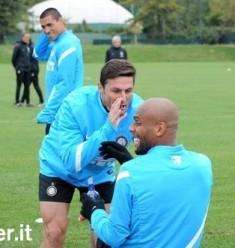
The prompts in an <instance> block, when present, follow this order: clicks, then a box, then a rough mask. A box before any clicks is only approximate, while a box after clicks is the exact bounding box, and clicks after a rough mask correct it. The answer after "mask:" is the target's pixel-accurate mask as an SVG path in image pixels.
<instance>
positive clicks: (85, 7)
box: [28, 0, 133, 29]
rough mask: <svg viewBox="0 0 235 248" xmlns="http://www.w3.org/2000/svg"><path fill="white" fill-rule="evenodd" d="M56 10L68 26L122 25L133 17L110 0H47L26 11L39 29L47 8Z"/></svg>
mask: <svg viewBox="0 0 235 248" xmlns="http://www.w3.org/2000/svg"><path fill="white" fill-rule="evenodd" d="M49 7H53V8H56V9H58V10H59V11H60V12H61V14H62V16H63V17H64V18H65V19H66V21H67V22H68V23H70V24H73V23H82V21H83V20H85V21H86V22H87V23H111V24H124V23H125V22H127V21H128V20H130V19H132V18H133V15H132V14H131V13H130V12H129V11H128V10H126V9H125V8H123V7H122V6H121V5H119V4H117V3H115V2H114V1H112V0H47V1H43V2H41V3H38V4H36V5H34V6H33V7H32V8H30V9H29V10H28V12H29V14H30V16H31V21H32V22H33V26H34V27H35V28H36V29H37V28H39V27H40V26H39V16H40V14H41V13H42V12H43V11H44V10H45V9H47V8H49Z"/></svg>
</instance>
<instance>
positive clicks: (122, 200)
mask: <svg viewBox="0 0 235 248" xmlns="http://www.w3.org/2000/svg"><path fill="white" fill-rule="evenodd" d="M211 187H212V170H211V162H210V160H209V159H208V158H207V157H206V156H205V155H202V154H199V153H195V152H191V151H187V150H185V149H184V147H183V146H182V145H178V146H156V147H153V148H152V149H150V150H149V152H148V153H147V154H146V155H142V156H138V157H137V158H135V159H132V160H130V161H128V162H126V163H124V164H123V166H122V167H121V169H120V172H119V174H118V177H117V182H116V185H115V190H114V196H113V200H112V203H111V209H110V215H108V214H107V213H106V212H105V211H103V210H101V209H98V210H95V211H94V212H93V214H92V218H91V224H92V228H93V229H94V231H95V233H96V234H97V235H98V237H99V238H101V239H102V240H103V241H104V242H105V243H107V244H109V245H110V246H111V247H113V248H114V247H115V248H116V247H119V248H124V247H125V248H127V247H128V248H132V247H133V248H192V247H194V248H196V247H200V241H201V238H202V233H203V228H204V224H205V220H206V216H207V210H208V206H209V201H210V195H211Z"/></svg>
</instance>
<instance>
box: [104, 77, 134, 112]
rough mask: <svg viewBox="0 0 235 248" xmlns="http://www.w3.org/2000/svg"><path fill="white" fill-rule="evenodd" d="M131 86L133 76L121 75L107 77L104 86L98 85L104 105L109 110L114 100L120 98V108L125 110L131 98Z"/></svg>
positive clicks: (132, 85) (132, 84)
mask: <svg viewBox="0 0 235 248" xmlns="http://www.w3.org/2000/svg"><path fill="white" fill-rule="evenodd" d="M133 87H134V80H133V77H126V76H121V77H117V78H113V79H107V83H106V84H105V85H104V86H102V85H99V89H100V92H101V98H102V102H103V104H104V106H105V107H106V108H107V109H108V110H110V108H111V106H112V104H113V103H114V102H115V100H116V99H118V98H120V99H121V108H122V110H123V111H124V112H125V111H126V110H127V108H128V105H129V103H130V101H131V99H132V94H133Z"/></svg>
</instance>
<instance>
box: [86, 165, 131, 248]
mask: <svg viewBox="0 0 235 248" xmlns="http://www.w3.org/2000/svg"><path fill="white" fill-rule="evenodd" d="M132 191H133V190H132V187H131V179H130V174H129V172H128V171H127V170H122V171H120V173H119V175H118V177H117V181H116V184H115V190H114V195H113V200H112V203H111V208H110V214H107V213H106V212H105V211H104V210H101V209H97V210H95V211H94V212H93V213H92V215H91V226H92V228H93V229H94V232H95V233H96V234H97V236H98V237H99V238H100V239H102V240H103V241H104V242H105V243H106V244H108V245H110V246H112V247H113V246H114V247H119V246H121V245H122V244H123V243H124V242H125V241H126V239H127V238H128V236H129V235H130V232H131V230H130V223H131V214H132V212H131V209H132V200H131V199H132V195H133V192H132Z"/></svg>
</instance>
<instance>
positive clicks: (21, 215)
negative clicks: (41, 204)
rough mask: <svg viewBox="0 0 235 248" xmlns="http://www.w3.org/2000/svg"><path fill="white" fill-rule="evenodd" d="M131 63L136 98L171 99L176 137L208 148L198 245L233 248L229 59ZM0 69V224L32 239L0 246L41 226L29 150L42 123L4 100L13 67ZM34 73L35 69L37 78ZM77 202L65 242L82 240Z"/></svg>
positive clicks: (93, 76) (90, 72) (37, 235)
mask: <svg viewBox="0 0 235 248" xmlns="http://www.w3.org/2000/svg"><path fill="white" fill-rule="evenodd" d="M146 49H148V47H147V48H146ZM164 49H166V48H164ZM185 49H186V50H187V48H185ZM172 56H173V55H172ZM174 56H175V55H174ZM216 56H219V55H216ZM221 60H222V61H223V59H221ZM135 65H136V67H137V72H138V75H137V81H136V92H137V93H139V94H140V95H142V96H143V97H144V98H149V97H153V96H165V97H169V98H170V99H172V100H173V101H175V102H176V103H177V104H178V106H179V107H180V112H181V118H180V130H179V137H178V140H179V142H180V143H181V142H182V143H184V145H185V146H186V147H188V148H189V149H194V150H197V151H199V152H203V153H206V154H208V156H209V157H210V158H211V159H212V161H213V171H214V188H213V197H212V201H211V207H210V210H209V215H208V220H207V224H206V229H205V236H204V241H203V247H208V248H232V247H234V244H235V229H234V223H235V190H234V189H235V180H234V178H235V167H234V164H235V152H234V150H235V145H234V140H235V132H234V123H235V111H234V92H235V62H197V63H193V62H190V63H185V62H178V63H173V62H164V63H135ZM101 66H102V62H100V63H87V64H86V82H91V81H92V82H97V80H98V75H99V70H100V68H101ZM0 68H1V74H0V92H1V93H0V94H1V96H0V154H1V156H0V188H1V191H0V228H4V229H5V228H16V229H17V230H18V229H19V225H20V224H29V225H30V226H31V228H32V229H33V231H32V237H33V241H32V242H16V241H11V242H10V241H8V242H0V247H4V248H9V247H28V248H32V247H35V248H36V247H39V243H40V239H41V225H40V224H36V223H35V222H34V220H35V219H36V218H38V217H39V208H38V199H37V191H38V161H37V151H38V148H39V146H40V143H41V140H42V138H43V135H44V129H43V127H42V126H40V125H37V124H36V123H35V121H34V118H35V115H36V113H37V112H38V111H39V109H38V108H36V107H35V108H25V107H24V108H16V107H14V106H13V105H12V103H13V102H14V91H15V75H14V71H13V69H12V68H11V65H10V64H0ZM228 68H230V69H231V70H227V69H228ZM42 78H43V67H42V70H41V82H42V81H43V80H42ZM31 92H32V102H33V103H37V102H38V99H37V97H36V96H35V92H34V90H33V89H31ZM77 206H78V197H77V196H76V197H74V200H73V202H72V206H71V211H70V221H71V223H70V224H71V225H70V227H69V231H68V235H67V241H66V247H68V248H70V247H71V248H72V247H88V246H89V238H88V228H87V223H85V222H84V223H79V222H78V221H77V217H78V213H79V208H78V207H77Z"/></svg>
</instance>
